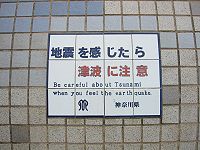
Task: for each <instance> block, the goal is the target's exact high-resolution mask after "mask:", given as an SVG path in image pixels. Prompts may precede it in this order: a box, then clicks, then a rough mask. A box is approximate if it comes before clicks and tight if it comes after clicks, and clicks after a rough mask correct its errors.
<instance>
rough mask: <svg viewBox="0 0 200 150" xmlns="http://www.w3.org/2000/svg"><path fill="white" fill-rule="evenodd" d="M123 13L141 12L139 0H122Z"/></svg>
mask: <svg viewBox="0 0 200 150" xmlns="http://www.w3.org/2000/svg"><path fill="white" fill-rule="evenodd" d="M122 4H123V14H139V10H138V2H136V1H122Z"/></svg>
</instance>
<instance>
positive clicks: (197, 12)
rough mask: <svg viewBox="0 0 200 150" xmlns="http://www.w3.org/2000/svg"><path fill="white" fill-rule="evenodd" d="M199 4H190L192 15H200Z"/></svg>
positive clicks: (193, 2)
mask: <svg viewBox="0 0 200 150" xmlns="http://www.w3.org/2000/svg"><path fill="white" fill-rule="evenodd" d="M199 7H200V3H199V2H198V1H192V2H191V9H192V15H200V10H199Z"/></svg>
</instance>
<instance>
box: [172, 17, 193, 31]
mask: <svg viewBox="0 0 200 150" xmlns="http://www.w3.org/2000/svg"><path fill="white" fill-rule="evenodd" d="M175 18H176V26H177V30H190V31H191V30H193V29H192V21H191V17H186V16H184V17H182V16H176V17H175Z"/></svg>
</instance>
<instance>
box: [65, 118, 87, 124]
mask: <svg viewBox="0 0 200 150" xmlns="http://www.w3.org/2000/svg"><path fill="white" fill-rule="evenodd" d="M67 124H68V125H84V119H80V118H75V119H74V118H71V119H70V118H68V119H67Z"/></svg>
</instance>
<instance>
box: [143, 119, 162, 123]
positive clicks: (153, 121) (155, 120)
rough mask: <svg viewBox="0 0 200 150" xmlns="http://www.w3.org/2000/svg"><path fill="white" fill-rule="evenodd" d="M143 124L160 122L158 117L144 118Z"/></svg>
mask: <svg viewBox="0 0 200 150" xmlns="http://www.w3.org/2000/svg"><path fill="white" fill-rule="evenodd" d="M143 124H160V118H144V119H143Z"/></svg>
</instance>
